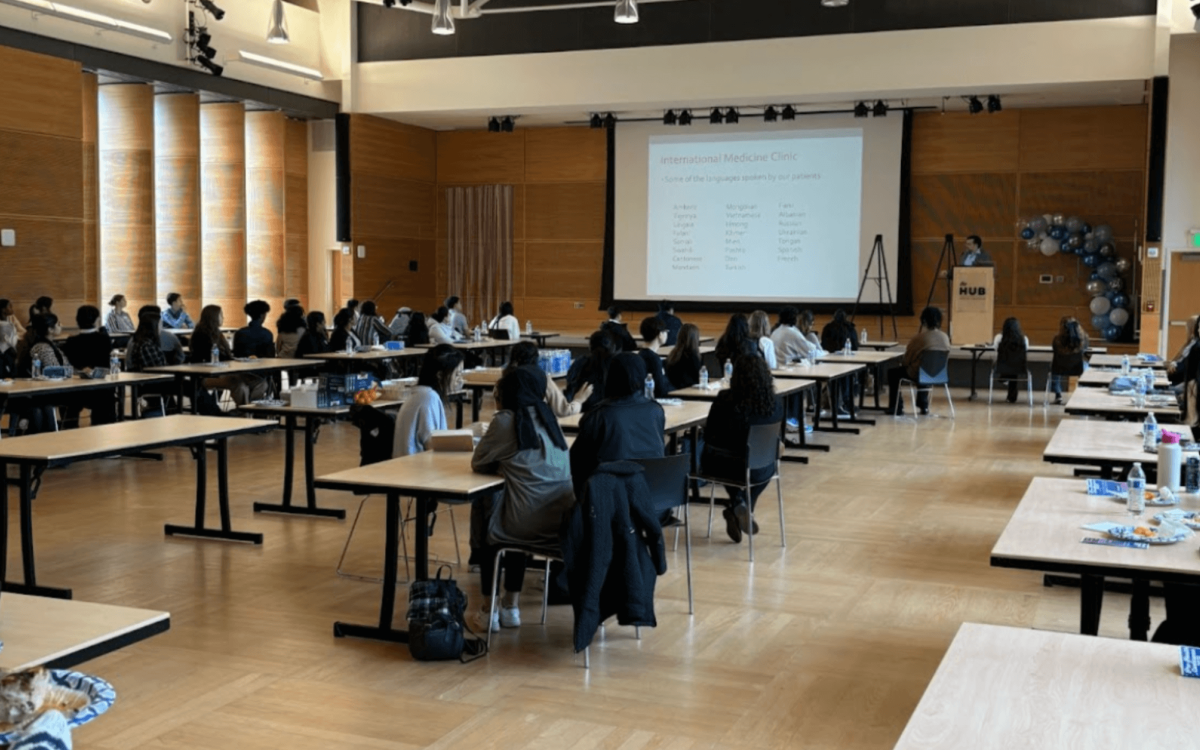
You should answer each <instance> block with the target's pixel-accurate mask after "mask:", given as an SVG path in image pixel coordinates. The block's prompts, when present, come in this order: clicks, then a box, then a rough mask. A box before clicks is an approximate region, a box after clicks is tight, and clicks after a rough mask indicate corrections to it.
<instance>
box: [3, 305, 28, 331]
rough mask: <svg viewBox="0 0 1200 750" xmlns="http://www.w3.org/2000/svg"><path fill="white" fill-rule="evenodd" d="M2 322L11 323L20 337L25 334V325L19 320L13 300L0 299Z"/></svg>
mask: <svg viewBox="0 0 1200 750" xmlns="http://www.w3.org/2000/svg"><path fill="white" fill-rule="evenodd" d="M0 322H4V323H10V324H11V325H12V327H13V331H14V332H15V333H16V334H17V337H18V338H19V337H21V336H24V335H25V326H23V325H21V321H19V320H17V315H16V313H15V312H13V304H12V300H7V299H0Z"/></svg>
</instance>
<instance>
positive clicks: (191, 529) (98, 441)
mask: <svg viewBox="0 0 1200 750" xmlns="http://www.w3.org/2000/svg"><path fill="white" fill-rule="evenodd" d="M275 426H276V425H275V424H274V423H273V422H266V421H263V420H261V419H234V418H229V417H198V416H193V415H185V414H180V415H175V416H170V417H160V418H156V419H143V420H139V421H137V422H118V423H116V424H106V425H99V426H97V427H83V428H80V429H78V430H69V431H67V432H47V433H41V434H38V435H25V436H22V437H16V438H5V439H4V440H0V476H7V475H8V467H9V465H15V466H17V467H18V470H19V472H20V480H19V484H18V486H19V488H20V490H19V492H20V526H21V560H22V567H23V572H24V582H23V583H20V584H18V583H10V582H9V581H8V580H7V579H6V578H5V572H6V565H7V560H8V483H7V482H3V483H0V484H2V486H3V497H2V498H0V499H2V500H3V501H4V502H3V503H0V581H3V582H4V591H15V592H17V593H23V594H34V595H37V596H50V597H57V598H61V599H70V598H71V591H70V589H62V588H51V587H48V586H41V585H39V584H38V582H37V571H36V565H35V560H34V547H33V506H32V501H33V483H34V480H35V477H40V475H41V473H42V472H43V471H45V470H46V469H47V468H49V467H52V466H64V465H66V464H70V463H75V462H77V461H89V460H93V459H99V458H108V457H111V456H121V455H126V454H129V453H139V452H144V451H149V450H157V449H160V448H170V447H177V446H196V449H195V450H194V453H195V456H196V516H195V524H194V525H193V526H177V525H174V524H167V526H166V527H165V532H166V534H167V535H168V536H174V535H180V536H195V537H204V538H209V539H223V540H226V541H236V542H251V543H253V544H262V534H254V533H248V532H242V531H234V530H233V529H232V528H231V525H230V520H229V446H228V443H229V438H231V437H235V436H237V435H249V434H254V433H260V432H268V431H270V430H273V429H275ZM210 441H212V442H215V449H216V451H217V498H218V505H219V507H220V511H221V528H219V529H210V528H208V527H207V526H206V525H205V518H204V515H205V501H206V499H207V494H208V493H207V482H208V453H207V451H208V446H207V443H208V442H210Z"/></svg>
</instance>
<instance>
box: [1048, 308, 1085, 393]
mask: <svg viewBox="0 0 1200 750" xmlns="http://www.w3.org/2000/svg"><path fill="white" fill-rule="evenodd" d="M1087 348H1088V335H1087V334H1086V333H1084V331H1083V327H1082V326H1081V325H1079V321H1078V320H1076V319H1075V316H1073V315H1064V316H1063V317H1062V319H1061V320H1060V321H1059V322H1058V335H1057V336H1055V337H1054V341H1053V342H1052V343H1051V349H1052V350H1053V352H1054V354H1053V359H1052V360H1051V364H1050V388H1051V390H1053V391H1054V403H1056V404H1061V403H1062V381H1063V378H1064V377H1067V376H1065V375H1055V374H1054V373H1056V372H1063V371H1064V370H1066V369H1067V368H1068V366H1069V364H1070V363H1072V362H1074V363H1078V362H1080V361H1082V362H1083V369H1084V370H1085V371H1086V370H1087V367H1088V363H1087V360H1085V359H1084V353H1085V352H1086V351H1087Z"/></svg>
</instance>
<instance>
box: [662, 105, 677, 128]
mask: <svg viewBox="0 0 1200 750" xmlns="http://www.w3.org/2000/svg"><path fill="white" fill-rule="evenodd" d="M676 122H677V121H676V119H675V110H673V109H668V110H667V111H666V112H665V113H663V125H674V124H675V123H676Z"/></svg>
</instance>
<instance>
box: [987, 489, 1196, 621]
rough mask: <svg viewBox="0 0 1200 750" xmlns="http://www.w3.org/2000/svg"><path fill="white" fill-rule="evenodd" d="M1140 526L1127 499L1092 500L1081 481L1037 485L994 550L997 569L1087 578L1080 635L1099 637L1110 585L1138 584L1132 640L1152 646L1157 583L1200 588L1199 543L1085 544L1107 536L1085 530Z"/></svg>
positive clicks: (1150, 511) (1082, 588)
mask: <svg viewBox="0 0 1200 750" xmlns="http://www.w3.org/2000/svg"><path fill="white" fill-rule="evenodd" d="M1155 512H1156V511H1155V509H1154V508H1150V507H1147V508H1146V512H1145V513H1144V514H1143V516H1142V517H1141V519H1138V521H1139V523H1143V524H1144V523H1148V522H1149V519H1150V517H1151V516H1153V515H1154V514H1155ZM1133 520H1135V519H1134V518H1133V517H1132V516H1130V515H1129V513H1128V512H1127V511H1126V509H1125V503H1124V502H1123V500H1122V498H1113V497H1092V496H1089V495H1088V494H1087V483H1086V482H1084V481H1082V480H1078V479H1047V478H1045V477H1035V478H1034V479H1033V481H1032V482H1031V483H1030V485H1029V488H1028V489H1027V490H1026V492H1025V496H1024V497H1023V498H1021V502H1020V503H1019V504H1018V505H1017V507H1016V510H1014V511H1013V515H1012V518H1011V519H1009V522H1008V525H1007V526H1005V527H1004V531H1003V532H1002V533H1001V535H1000V538H999V539H998V540H997V541H996V545H995V547H993V548H992V556H991V564H992V566H993V567H998V568H1017V569H1021V570H1036V571H1039V572H1042V573H1067V574H1071V575H1078V576H1079V577H1080V615H1079V630H1080V632H1081V633H1083V634H1084V635H1096V633H1097V632H1099V628H1100V608H1101V604H1102V603H1103V600H1104V579H1105V578H1106V577H1108V578H1119V579H1133V582H1134V586H1133V604H1132V611H1131V612H1130V616H1129V630H1130V635H1131V637H1132V638H1133V639H1135V640H1145V639H1146V635H1147V632H1148V631H1149V625H1150V612H1149V581H1151V580H1155V581H1174V582H1179V583H1200V556H1198V555H1197V554H1196V542H1195V540H1194V539H1192V540H1188V541H1184V542H1180V543H1178V544H1169V545H1152V546H1151V547H1150V548H1149V549H1129V548H1125V547H1108V546H1102V545H1097V544H1083V543H1082V542H1081V541H1080V540H1081V539H1083V538H1084V537H1097V536H1104V535H1103V534H1101V533H1100V532H1096V531H1086V530H1084V529H1083V528H1081V527H1082V526H1083V525H1084V524H1089V523H1097V522H1100V521H1109V522H1112V523H1130V522H1131V521H1133Z"/></svg>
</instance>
